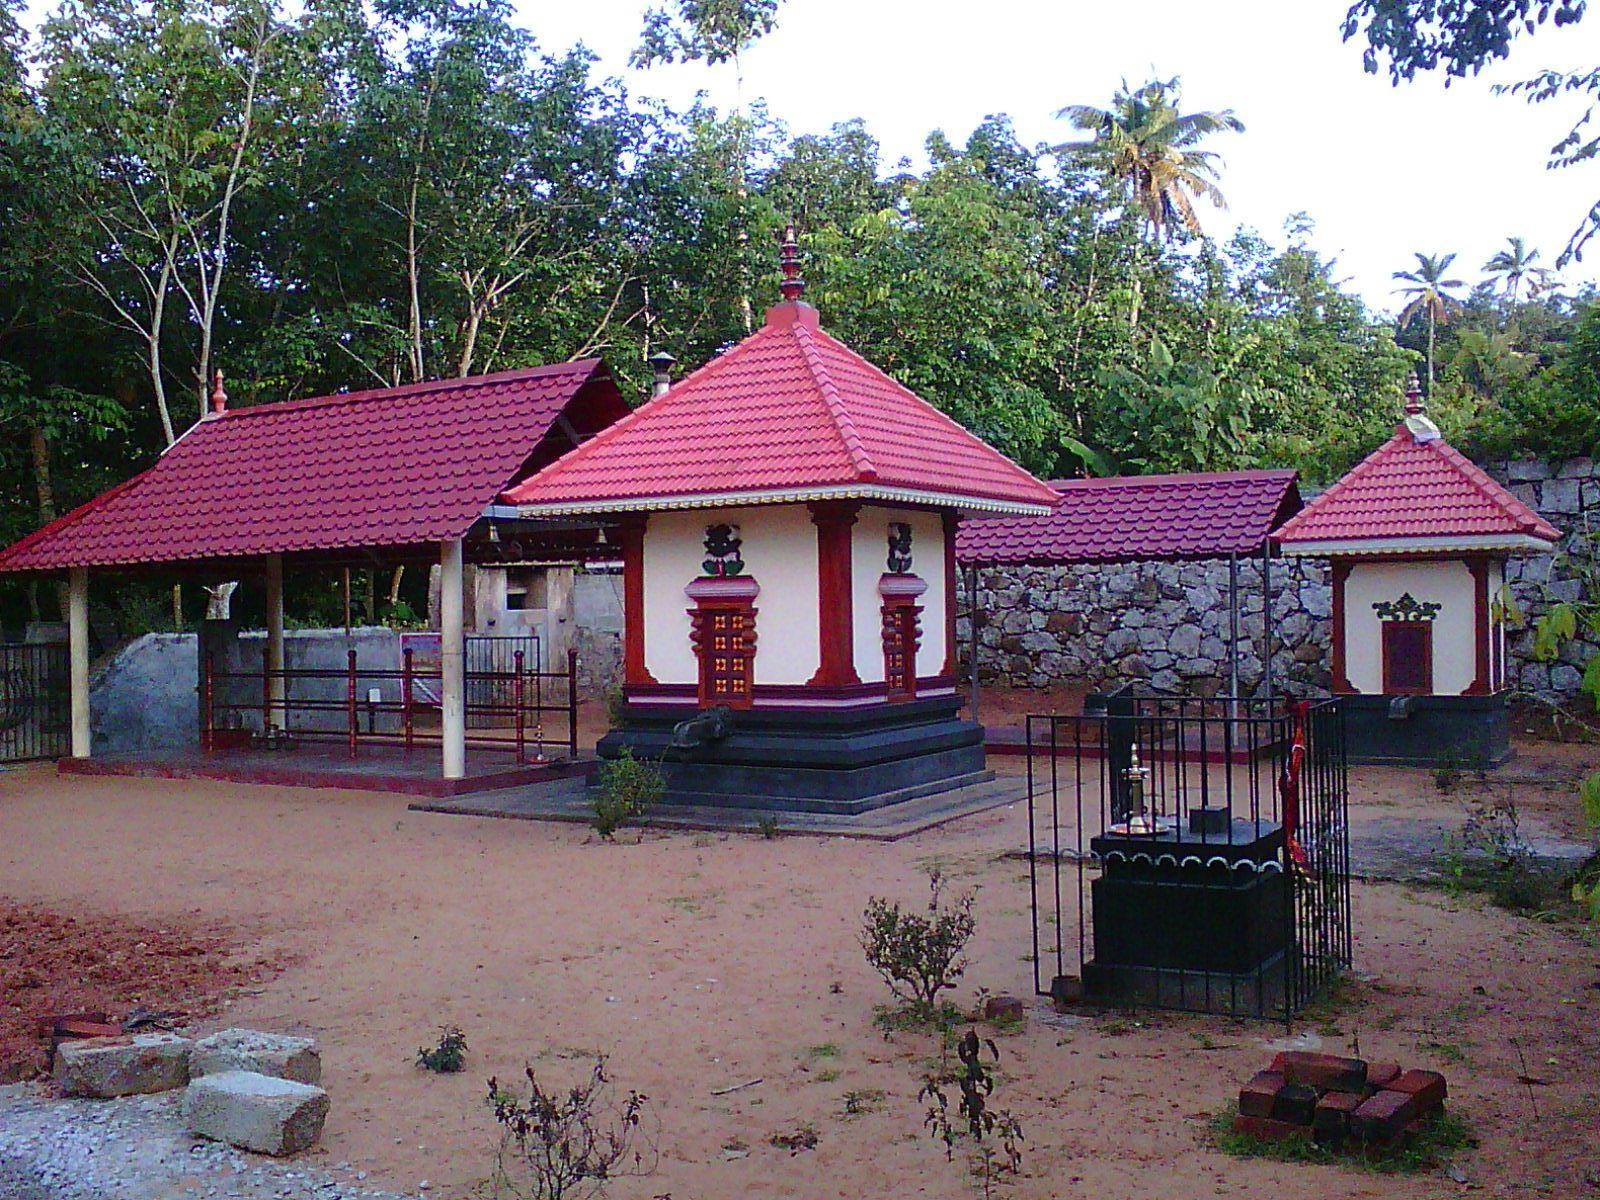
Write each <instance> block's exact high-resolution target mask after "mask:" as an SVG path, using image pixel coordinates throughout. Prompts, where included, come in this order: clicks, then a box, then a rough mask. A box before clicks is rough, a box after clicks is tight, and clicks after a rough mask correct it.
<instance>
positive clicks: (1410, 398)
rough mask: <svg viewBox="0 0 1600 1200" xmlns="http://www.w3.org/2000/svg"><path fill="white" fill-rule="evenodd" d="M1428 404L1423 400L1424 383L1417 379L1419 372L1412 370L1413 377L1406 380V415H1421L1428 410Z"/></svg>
mask: <svg viewBox="0 0 1600 1200" xmlns="http://www.w3.org/2000/svg"><path fill="white" fill-rule="evenodd" d="M1427 407H1428V406H1427V405H1426V404H1424V403H1423V402H1422V383H1421V381H1420V380H1418V379H1417V373H1416V372H1415V371H1413V372H1411V378H1410V379H1408V380H1407V381H1406V416H1408V417H1416V416H1421V415H1422V414H1423V413H1424V412H1426V411H1427Z"/></svg>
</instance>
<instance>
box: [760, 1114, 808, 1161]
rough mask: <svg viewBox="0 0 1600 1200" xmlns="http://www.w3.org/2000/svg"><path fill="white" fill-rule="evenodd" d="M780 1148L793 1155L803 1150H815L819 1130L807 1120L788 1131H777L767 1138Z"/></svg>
mask: <svg viewBox="0 0 1600 1200" xmlns="http://www.w3.org/2000/svg"><path fill="white" fill-rule="evenodd" d="M767 1140H768V1141H769V1142H771V1143H772V1144H773V1145H774V1146H776V1147H778V1149H780V1150H787V1151H788V1152H789V1153H790V1154H791V1155H795V1154H799V1153H800V1152H801V1151H802V1150H815V1149H816V1148H817V1142H818V1141H820V1140H821V1139H819V1138H818V1137H817V1131H816V1129H815V1128H813V1127H812V1126H811V1124H809V1123H807V1122H803V1123H801V1124H799V1125H796V1126H795V1127H794V1128H793V1129H792V1130H790V1131H789V1132H788V1133H775V1134H773V1135H772V1136H771V1137H770V1138H768V1139H767Z"/></svg>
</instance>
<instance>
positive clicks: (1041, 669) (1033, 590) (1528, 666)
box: [959, 458, 1600, 705]
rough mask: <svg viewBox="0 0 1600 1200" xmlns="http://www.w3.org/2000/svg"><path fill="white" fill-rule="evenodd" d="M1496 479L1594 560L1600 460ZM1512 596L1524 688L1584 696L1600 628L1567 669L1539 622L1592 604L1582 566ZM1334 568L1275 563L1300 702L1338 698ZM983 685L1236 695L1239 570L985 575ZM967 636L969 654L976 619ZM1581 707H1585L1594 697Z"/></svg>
mask: <svg viewBox="0 0 1600 1200" xmlns="http://www.w3.org/2000/svg"><path fill="white" fill-rule="evenodd" d="M1486 469H1487V470H1488V471H1489V473H1490V474H1491V475H1493V476H1494V477H1495V478H1497V479H1499V480H1500V481H1501V482H1503V483H1505V484H1506V485H1507V486H1508V487H1510V489H1511V490H1512V492H1514V493H1515V494H1516V495H1517V496H1519V497H1520V498H1521V499H1522V500H1523V501H1525V502H1526V503H1528V504H1529V505H1531V506H1532V507H1534V508H1535V509H1537V510H1538V511H1539V512H1540V513H1541V514H1543V515H1544V517H1545V518H1546V519H1548V520H1549V521H1550V522H1551V523H1552V524H1554V525H1555V526H1556V527H1557V528H1558V529H1560V530H1561V531H1562V532H1563V534H1564V535H1565V536H1564V538H1563V541H1562V543H1561V547H1562V549H1564V550H1566V551H1567V552H1568V553H1569V555H1571V556H1573V557H1574V558H1577V559H1579V560H1580V561H1588V562H1593V561H1594V555H1595V553H1596V544H1595V540H1594V539H1593V538H1591V537H1589V536H1588V532H1589V531H1593V532H1594V533H1595V534H1600V464H1597V463H1595V462H1594V461H1592V460H1590V459H1586V458H1585V459H1573V460H1570V461H1567V462H1564V463H1540V462H1527V461H1520V462H1510V463H1498V464H1488V465H1487V467H1486ZM1507 574H1508V580H1509V582H1510V585H1511V592H1512V596H1513V599H1514V600H1515V602H1516V605H1517V607H1518V608H1519V609H1520V610H1521V612H1522V614H1523V617H1524V618H1525V623H1524V625H1523V627H1522V628H1521V629H1520V630H1518V631H1517V632H1515V633H1514V634H1513V635H1512V637H1511V639H1510V651H1511V653H1510V665H1511V676H1512V683H1513V686H1515V687H1517V688H1519V689H1521V690H1524V691H1526V692H1529V693H1532V694H1534V695H1536V696H1539V697H1541V698H1543V699H1545V700H1549V701H1552V702H1555V703H1558V704H1568V705H1570V704H1572V703H1573V702H1574V701H1575V700H1578V699H1580V697H1579V693H1578V686H1579V682H1580V680H1581V678H1582V669H1583V664H1585V663H1587V662H1588V661H1589V659H1590V658H1591V657H1593V656H1594V655H1595V654H1596V653H1600V637H1597V636H1596V635H1595V634H1594V633H1593V632H1592V631H1589V632H1583V633H1582V634H1581V636H1580V637H1579V639H1577V640H1576V641H1574V642H1572V643H1569V644H1568V645H1566V646H1564V647H1563V648H1562V650H1561V654H1560V657H1559V659H1558V661H1556V662H1554V663H1541V662H1537V661H1535V660H1534V658H1533V653H1532V650H1533V632H1532V623H1533V621H1534V620H1535V619H1536V618H1537V617H1539V616H1540V615H1541V614H1543V613H1544V612H1546V611H1548V609H1549V607H1550V605H1551V604H1552V603H1555V602H1557V601H1561V600H1565V601H1569V602H1571V601H1579V600H1583V599H1588V600H1590V601H1595V600H1600V597H1584V596H1583V594H1582V591H1583V581H1582V577H1581V575H1580V573H1579V571H1578V570H1577V569H1576V568H1575V567H1574V566H1573V565H1572V561H1571V560H1570V559H1568V560H1563V559H1562V557H1561V555H1560V554H1559V553H1552V554H1541V555H1535V556H1531V557H1528V558H1522V559H1512V560H1511V562H1510V563H1509V564H1508V568H1507ZM1329 576H1330V571H1329V566H1328V563H1327V561H1326V560H1322V559H1278V560H1275V561H1274V563H1273V565H1272V583H1273V593H1274V596H1273V604H1272V636H1273V673H1274V678H1275V680H1276V681H1277V682H1278V683H1279V684H1280V685H1282V686H1284V687H1285V688H1286V690H1288V691H1289V692H1291V693H1294V694H1315V693H1321V692H1326V691H1327V689H1328V684H1329V672H1330V663H1329V646H1330V640H1331V636H1332V611H1333V599H1332V590H1331V586H1330V580H1329ZM1239 596H1240V651H1239V684H1240V692H1241V693H1242V694H1244V695H1256V694H1259V693H1260V692H1261V690H1262V686H1263V674H1264V672H1263V669H1262V588H1261V564H1260V560H1259V559H1251V560H1240V563H1239ZM978 609H979V613H980V621H979V637H978V642H979V649H978V668H979V676H980V678H981V679H982V680H984V681H985V682H987V683H994V684H1001V685H1007V686H1011V687H1027V688H1041V687H1050V686H1060V685H1066V684H1086V685H1088V686H1089V687H1091V688H1096V689H1098V688H1104V687H1112V686H1115V685H1117V684H1119V683H1123V682H1128V681H1137V682H1142V683H1145V684H1148V685H1149V686H1150V687H1153V688H1155V689H1157V690H1159V691H1167V692H1174V693H1185V694H1191V695H1215V694H1218V693H1219V692H1226V691H1228V690H1229V689H1228V687H1227V682H1228V672H1229V653H1228V645H1229V640H1228V638H1229V620H1228V564H1227V562H1226V561H1223V560H1212V561H1206V562H1197V563H1129V564H1114V565H1081V566H1062V567H1007V568H993V569H988V570H984V571H981V572H979V578H978ZM959 634H960V638H961V646H962V653H963V656H965V655H966V653H967V647H968V646H969V645H970V640H969V639H970V636H971V634H970V631H969V626H968V625H967V622H966V619H965V618H963V619H962V620H961V622H960V629H959ZM1582 702H1583V703H1587V702H1588V701H1587V699H1586V698H1584V699H1583V701H1582Z"/></svg>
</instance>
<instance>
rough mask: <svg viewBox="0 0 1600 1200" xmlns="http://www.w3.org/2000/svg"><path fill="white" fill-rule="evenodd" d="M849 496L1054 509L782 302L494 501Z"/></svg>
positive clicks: (811, 317)
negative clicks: (719, 350)
mask: <svg viewBox="0 0 1600 1200" xmlns="http://www.w3.org/2000/svg"><path fill="white" fill-rule="evenodd" d="M852 485H866V486H868V487H869V488H876V489H892V488H899V489H910V490H914V491H917V492H920V493H932V494H934V495H936V496H939V497H952V498H955V497H974V498H979V499H982V500H986V501H991V502H996V503H1000V504H1014V505H1048V504H1053V503H1054V502H1055V499H1056V497H1055V494H1054V493H1053V492H1052V491H1051V490H1050V489H1049V488H1048V487H1046V486H1045V484H1043V483H1042V482H1040V481H1039V480H1037V479H1035V478H1034V477H1033V476H1032V475H1029V474H1028V473H1027V472H1026V471H1024V470H1023V469H1022V468H1021V467H1019V466H1017V465H1016V464H1015V463H1014V462H1012V461H1011V460H1010V459H1008V458H1006V457H1005V456H1004V455H1002V454H1000V453H999V452H998V451H996V450H994V449H993V448H992V447H990V446H988V445H986V444H985V443H984V442H982V441H981V440H979V439H978V438H977V437H974V436H973V435H972V434H971V433H969V432H967V431H966V430H965V429H963V428H962V427H961V426H960V425H958V424H957V423H956V422H955V421H953V420H951V419H950V418H949V417H947V416H945V415H944V414H943V413H941V412H939V411H938V410H937V409H935V408H934V407H933V406H932V405H930V404H928V403H927V402H926V401H924V400H922V399H920V398H918V397H917V396H916V395H914V394H913V393H912V392H910V391H909V390H907V389H906V388H904V387H902V386H901V385H900V384H898V383H896V382H895V381H894V380H893V379H891V378H889V376H888V375H886V374H884V373H883V372H882V371H880V370H879V369H878V368H877V367H874V366H873V365H872V364H871V363H869V362H867V361H866V359H864V358H862V357H861V356H860V355H859V354H856V353H855V352H854V351H853V350H851V349H850V348H849V347H847V346H845V345H844V344H843V343H842V342H840V341H838V340H837V339H835V338H833V337H831V336H829V335H828V334H827V333H825V332H824V331H823V330H822V329H821V328H820V327H819V326H818V323H817V315H816V310H815V309H813V308H811V307H810V306H809V305H805V304H797V303H792V302H786V303H783V304H779V305H776V306H775V307H774V308H772V309H771V310H769V311H768V313H767V321H766V324H765V325H764V326H763V327H762V328H761V329H758V330H757V331H756V332H755V333H754V334H752V335H751V336H750V337H748V338H746V339H745V340H744V341H742V342H740V343H739V344H738V345H737V346H735V347H733V348H732V349H731V350H728V351H727V352H726V353H724V354H721V355H719V356H718V357H717V358H714V359H712V360H711V361H710V362H709V363H707V364H706V365H705V366H703V367H701V368H700V369H699V370H698V371H695V372H693V373H692V374H690V375H688V376H686V377H685V378H684V379H683V380H681V381H680V382H679V383H678V384H676V385H675V386H674V387H672V388H671V389H670V390H669V391H668V392H667V393H666V394H665V395H663V396H660V397H657V398H656V399H654V400H652V401H650V402H649V403H647V404H644V405H642V406H641V407H640V408H638V409H636V410H635V411H634V412H633V413H632V414H631V415H630V416H628V417H627V418H625V419H624V420H622V421H619V422H618V423H617V424H616V425H614V426H612V427H611V428H610V429H607V430H606V431H605V432H603V433H602V434H600V435H599V436H598V437H596V438H594V439H593V440H591V441H589V442H588V443H586V444H585V445H583V446H582V447H580V448H579V449H577V450H574V451H573V452H572V453H570V454H568V455H566V456H565V457H564V458H562V459H560V460H559V461H558V462H556V463H555V464H554V465H552V466H550V467H547V468H546V469H545V470H543V471H541V472H540V473H539V474H537V475H535V476H534V477H533V478H531V479H529V480H528V481H527V482H525V483H522V484H520V485H518V486H517V487H514V488H512V489H510V490H509V491H508V492H507V493H506V495H505V497H504V499H505V501H506V502H507V503H510V504H519V505H527V506H534V505H537V506H541V507H543V508H544V509H545V510H546V511H550V510H552V509H554V510H558V511H559V509H560V507H561V506H562V505H573V506H577V507H594V508H603V507H605V506H606V505H607V504H619V506H626V504H627V502H630V501H632V502H642V501H645V500H665V501H669V502H670V501H671V500H674V499H684V498H689V497H706V496H723V495H727V494H730V493H731V494H736V495H740V496H744V495H746V494H749V493H762V492H783V491H789V490H793V489H805V488H834V487H849V486H852Z"/></svg>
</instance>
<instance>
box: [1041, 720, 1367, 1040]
mask: <svg viewBox="0 0 1600 1200" xmlns="http://www.w3.org/2000/svg"><path fill="white" fill-rule="evenodd" d="M1026 740H1027V753H1028V758H1027V772H1028V816H1029V822H1028V829H1029V846H1028V849H1029V883H1030V895H1031V901H1032V907H1033V918H1034V919H1033V942H1034V946H1033V950H1034V953H1033V959H1034V983H1035V986H1036V988H1037V989H1038V990H1039V991H1040V992H1041V994H1049V993H1052V992H1053V993H1055V994H1058V995H1060V994H1063V993H1064V992H1066V993H1072V992H1075V991H1077V990H1079V989H1080V988H1081V989H1082V990H1084V991H1089V992H1092V991H1094V989H1095V987H1096V986H1099V985H1103V984H1104V983H1105V981H1106V980H1107V979H1108V978H1112V977H1116V978H1120V979H1122V980H1124V981H1127V980H1134V981H1135V982H1137V984H1138V987H1137V988H1135V989H1134V991H1135V992H1136V993H1137V995H1138V998H1139V999H1140V1000H1141V1001H1142V1002H1146V1003H1150V1004H1152V1005H1158V1006H1162V1007H1173V1008H1183V1009H1195V1010H1203V1011H1213V1012H1215V1011H1221V1012H1228V1013H1232V1014H1235V1015H1263V1016H1264V1015H1277V1014H1289V1013H1293V1012H1296V1011H1298V1010H1299V1009H1301V1008H1302V1007H1304V1005H1305V1004H1306V1003H1307V1002H1308V1001H1309V1000H1310V999H1312V998H1313V997H1314V996H1315V995H1316V994H1318V993H1319V992H1320V991H1321V990H1323V989H1324V988H1325V987H1327V986H1328V984H1329V983H1330V982H1331V981H1332V980H1333V979H1334V978H1335V977H1337V975H1338V974H1339V973H1340V972H1341V971H1342V970H1344V969H1345V968H1346V967H1347V966H1348V965H1349V963H1350V954H1351V930H1350V902H1349V833H1348V823H1347V812H1348V777H1347V773H1346V768H1345V761H1344V737H1343V711H1342V709H1341V708H1340V706H1339V705H1338V703H1337V702H1336V701H1333V700H1323V701H1317V702H1304V701H1288V700H1282V699H1272V700H1258V699H1247V698H1242V697H1240V698H1233V697H1219V698H1214V699H1205V698H1198V697H1172V696H1140V695H1133V694H1131V693H1129V692H1126V691H1124V692H1121V693H1113V694H1112V695H1110V696H1106V697H1099V698H1091V700H1090V702H1089V703H1087V704H1086V706H1085V711H1084V712H1083V713H1082V714H1077V715H1049V716H1030V717H1029V718H1028V719H1027V721H1026ZM1136 758H1137V762H1135V759H1136ZM1108 864H1109V865H1110V867H1111V874H1112V875H1113V876H1114V877H1115V878H1114V879H1113V880H1112V881H1111V882H1106V883H1097V882H1096V881H1098V880H1102V879H1104V878H1105V876H1106V874H1107V867H1108ZM1096 900H1098V901H1099V903H1100V904H1101V906H1102V911H1100V912H1099V913H1096V912H1095V909H1094V905H1095V903H1096ZM1097 937H1098V939H1100V940H1101V941H1104V942H1106V943H1107V945H1104V946H1099V947H1097V944H1096V942H1097ZM1112 942H1114V943H1115V944H1114V945H1112V944H1110V943H1112ZM1097 951H1098V956H1097ZM1108 960H1109V961H1111V962H1112V963H1114V964H1117V969H1116V970H1110V969H1108V967H1107V961H1108ZM1119 972H1120V975H1119Z"/></svg>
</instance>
